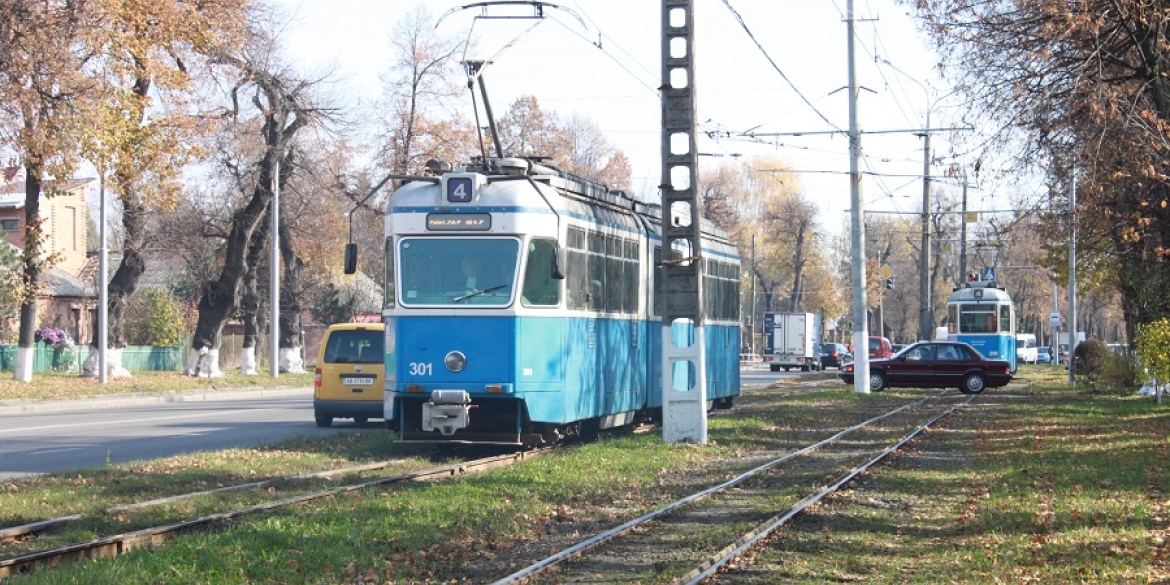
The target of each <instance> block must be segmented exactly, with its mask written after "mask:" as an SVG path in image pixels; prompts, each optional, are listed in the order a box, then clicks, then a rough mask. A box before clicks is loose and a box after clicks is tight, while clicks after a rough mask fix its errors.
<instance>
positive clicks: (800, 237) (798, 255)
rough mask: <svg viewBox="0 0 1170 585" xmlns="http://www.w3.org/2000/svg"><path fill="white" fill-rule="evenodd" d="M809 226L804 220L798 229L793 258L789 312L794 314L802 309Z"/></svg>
mask: <svg viewBox="0 0 1170 585" xmlns="http://www.w3.org/2000/svg"><path fill="white" fill-rule="evenodd" d="M807 226H808V222H807V221H805V220H803V219H802V220H801V221H800V224H799V225H798V226H797V228H796V251H795V253H794V254H793V258H792V272H793V276H792V295H791V296H790V297H789V299H788V305H789V307H791V308H790V309H789V312H792V313H795V312H797V311H798V310H799V309H800V296H801V295H800V293H801V291H800V289H801V287H802V286H803V283H802V282H801V274H802V273H803V271H804V230H805V227H807Z"/></svg>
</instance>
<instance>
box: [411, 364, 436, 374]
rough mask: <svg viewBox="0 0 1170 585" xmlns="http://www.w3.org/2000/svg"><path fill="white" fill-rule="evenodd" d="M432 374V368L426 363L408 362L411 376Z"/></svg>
mask: <svg viewBox="0 0 1170 585" xmlns="http://www.w3.org/2000/svg"><path fill="white" fill-rule="evenodd" d="M434 373H435V372H434V368H433V367H432V366H431V364H430V363H428V362H410V375H411V376H430V375H432V374H434Z"/></svg>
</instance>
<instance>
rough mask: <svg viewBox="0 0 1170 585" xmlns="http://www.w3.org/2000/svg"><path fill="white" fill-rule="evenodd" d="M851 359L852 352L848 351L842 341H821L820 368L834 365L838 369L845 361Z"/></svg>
mask: <svg viewBox="0 0 1170 585" xmlns="http://www.w3.org/2000/svg"><path fill="white" fill-rule="evenodd" d="M851 361H853V354H851V353H849V349H848V348H847V347H845V344H843V343H822V344H821V369H822V370H823V369H825V368H827V367H830V366H832V367H834V368H837V369H838V370H840V369H841V366H842V365H844V364H845V363H846V362H851Z"/></svg>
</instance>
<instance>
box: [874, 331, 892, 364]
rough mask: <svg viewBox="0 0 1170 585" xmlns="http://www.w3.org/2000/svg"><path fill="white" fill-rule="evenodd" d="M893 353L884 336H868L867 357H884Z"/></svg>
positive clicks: (888, 341)
mask: <svg viewBox="0 0 1170 585" xmlns="http://www.w3.org/2000/svg"><path fill="white" fill-rule="evenodd" d="M892 355H894V348H893V346H891V345H890V340H889V339H886V338H885V337H876V336H872V337H870V338H869V359H871V360H872V359H885V358H888V357H890V356H892Z"/></svg>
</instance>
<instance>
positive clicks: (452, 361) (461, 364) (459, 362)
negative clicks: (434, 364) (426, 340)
mask: <svg viewBox="0 0 1170 585" xmlns="http://www.w3.org/2000/svg"><path fill="white" fill-rule="evenodd" d="M443 365H445V366H447V369H448V370H451V371H452V372H462V371H463V368H466V367H467V356H465V355H463V352H461V351H452V352H450V353H448V354H447V356H446V357H444V358H443Z"/></svg>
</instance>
